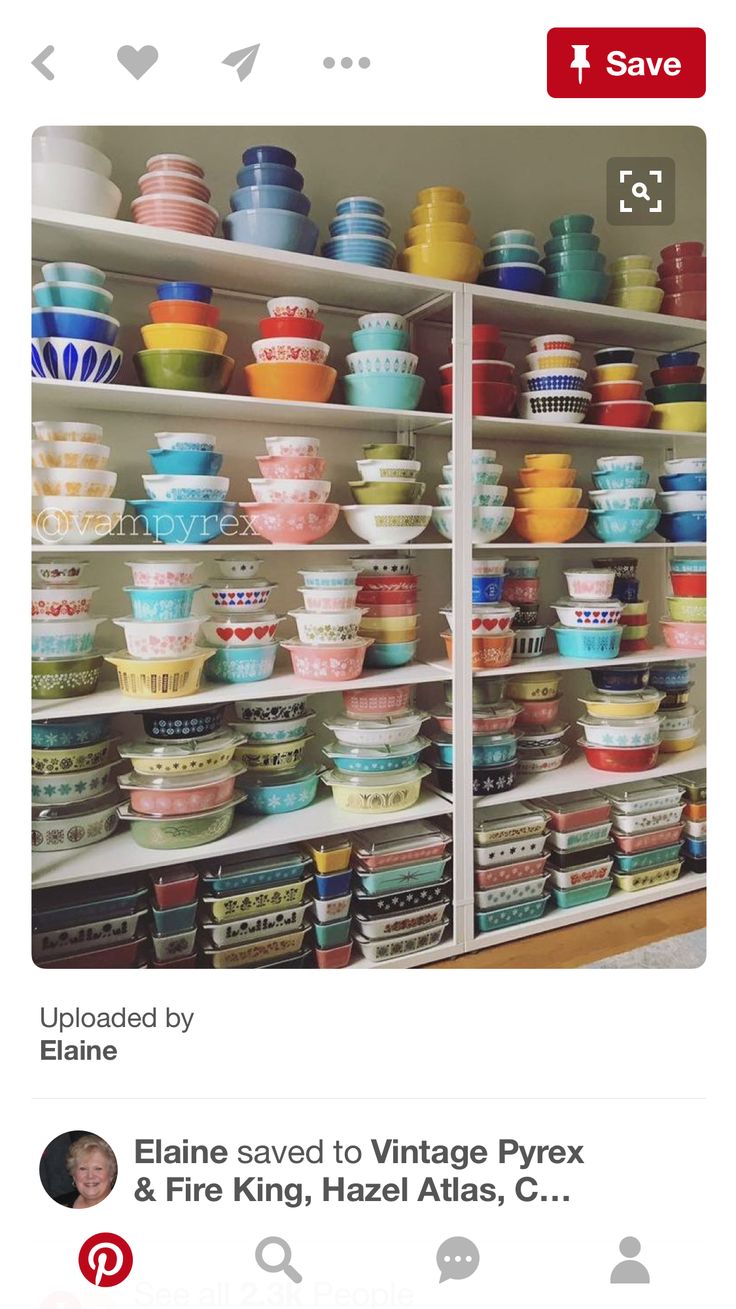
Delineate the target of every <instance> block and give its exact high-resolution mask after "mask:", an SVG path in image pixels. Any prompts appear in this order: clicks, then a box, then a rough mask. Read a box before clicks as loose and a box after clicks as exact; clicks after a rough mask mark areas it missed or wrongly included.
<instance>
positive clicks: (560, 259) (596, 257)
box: [542, 250, 606, 273]
mask: <svg viewBox="0 0 736 1309" xmlns="http://www.w3.org/2000/svg"><path fill="white" fill-rule="evenodd" d="M542 263H543V264H544V267H545V268H546V270H547V272H548V273H568V272H577V271H578V270H579V269H581V268H590V269H592V270H593V271H594V272H596V273H602V272H603V270H604V268H605V266H606V256H605V255H602V254H599V253H598V251H597V250H567V251H565V252H563V253H562V254H559V255H546V256H545V257H544V259H543V260H542Z"/></svg>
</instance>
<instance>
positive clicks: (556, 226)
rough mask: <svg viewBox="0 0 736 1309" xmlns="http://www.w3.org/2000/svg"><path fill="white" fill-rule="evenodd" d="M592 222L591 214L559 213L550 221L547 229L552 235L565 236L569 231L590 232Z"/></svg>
mask: <svg viewBox="0 0 736 1309" xmlns="http://www.w3.org/2000/svg"><path fill="white" fill-rule="evenodd" d="M594 223H595V219H594V218H593V216H592V214H560V217H559V218H555V219H553V221H552V222H551V223H550V225H549V230H550V232H551V233H552V235H553V236H567V235H568V234H569V233H570V232H592V231H593V224H594Z"/></svg>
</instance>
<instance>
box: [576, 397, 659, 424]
mask: <svg viewBox="0 0 736 1309" xmlns="http://www.w3.org/2000/svg"><path fill="white" fill-rule="evenodd" d="M652 407H653V406H652V405H650V404H649V402H648V401H647V400H614V401H609V402H608V403H607V404H601V405H591V406H590V409H589V410H588V415H587V417H588V422H589V423H596V424H597V425H598V426H599V427H646V426H647V423H648V422H649V418H650V416H651V412H652Z"/></svg>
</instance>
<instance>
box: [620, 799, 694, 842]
mask: <svg viewBox="0 0 736 1309" xmlns="http://www.w3.org/2000/svg"><path fill="white" fill-rule="evenodd" d="M684 808H685V806H684V804H675V805H672V806H670V808H668V809H649V810H647V812H646V813H638V814H619V813H616V814H614V827H615V830H616V831H617V832H623V834H624V836H636V835H637V834H638V833H639V832H656V831H657V829H658V828H662V827H674V826H675V824H676V823H679V821H680V819H681V817H682V811H683V809H684Z"/></svg>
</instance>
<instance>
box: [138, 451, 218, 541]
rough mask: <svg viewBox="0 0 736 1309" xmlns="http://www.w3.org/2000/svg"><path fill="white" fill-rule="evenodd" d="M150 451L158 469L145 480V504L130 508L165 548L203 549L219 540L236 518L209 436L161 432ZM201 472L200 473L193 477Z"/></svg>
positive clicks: (155, 468)
mask: <svg viewBox="0 0 736 1309" xmlns="http://www.w3.org/2000/svg"><path fill="white" fill-rule="evenodd" d="M156 441H157V445H158V448H157V449H151V450H149V451H148V457H149V459H150V460H151V465H152V467H153V469H154V472H153V473H144V474H143V489H144V491H145V492H146V498H145V499H142V500H131V501H130V502H129V503H130V505H131V508H133V509H134V510H135V512H136V514H137V515H138V517H139V518H140V519H141V520H142V522H143V524H144V526H145V528H146V531H147V532H150V534H151V536H153V537H154V538H155V539H156V540H157V541H161V542H162V543H163V544H166V545H185V544H186V545H203V544H206V542H208V541H211V540H213V538H214V537H216V536H219V535H220V534H221V532H222V530H223V527H224V526H226V525H227V523H228V520H229V521H230V522H231V523H232V524H235V525H237V519H236V518H235V517H234V516H233V515H234V511H235V504H234V503H233V502H232V501H226V500H225V496H226V495H227V493H228V490H229V488H230V481H229V478H227V477H220V476H219V471H220V469H221V467H222V455H220V454H217V452H216V450H215V438H214V437H213V436H210V435H209V434H208V433H206V432H157V433H156ZM195 469H197V470H198V471H196V472H195V471H194V470H195Z"/></svg>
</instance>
